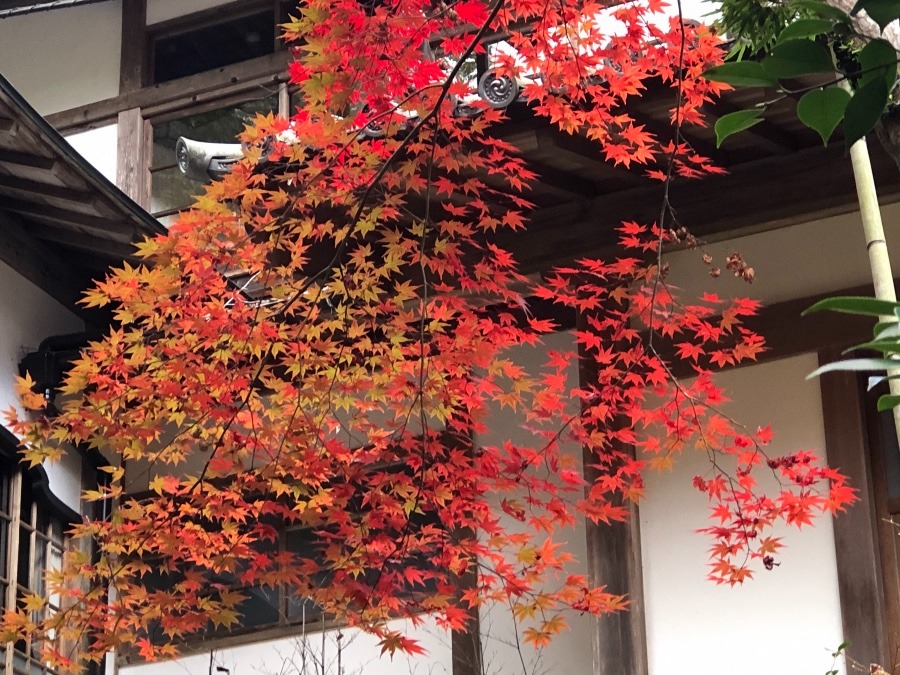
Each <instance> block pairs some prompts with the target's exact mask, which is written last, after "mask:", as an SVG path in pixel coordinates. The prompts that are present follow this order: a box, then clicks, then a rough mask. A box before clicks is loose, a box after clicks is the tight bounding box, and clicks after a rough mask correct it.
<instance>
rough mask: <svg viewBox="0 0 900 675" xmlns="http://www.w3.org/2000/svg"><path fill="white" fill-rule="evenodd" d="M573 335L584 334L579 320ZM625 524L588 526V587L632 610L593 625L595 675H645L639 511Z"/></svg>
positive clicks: (590, 374) (583, 368)
mask: <svg viewBox="0 0 900 675" xmlns="http://www.w3.org/2000/svg"><path fill="white" fill-rule="evenodd" d="M577 327H578V330H589V326H588V324H587V321H586V320H585V318H584V316H583V315H579V316H578V319H577ZM579 379H580V380H581V385H582V386H589V385H590V384H592V383H594V382H596V381H597V372H596V368H595V367H594V364H592V363H590V362H588V361H585V360H582V361H581V362H580V367H579ZM595 463H596V462H595V460H594V458H593V456H592V454H591V453H590V451H589V450H588V449H587V448H585V450H584V477H585V480H587V481H588V483H589V484H590V483H592V482H593V481H594V480H595V479H596V478H597V476H598V470H597V469H595V468H593V467H592V466H591V465H592V464H595ZM630 511H631V514H630V518H629V520H628V521H627V522H623V523H610V524H608V525H606V524H602V523H601V524H595V523H593V522H592V521H590V520H588V521H587V523H586V525H587V535H586V536H587V553H588V559H587V563H588V576H589V578H590V581H591V583H592V584H602V585H604V586H606V590H607V591H608V592H610V593H616V594H619V595H627V596H628V597H629V599H630V600H631V605H630V606H629V608H628V610H627V611H625V612H619V613H617V614H607V615H605V616H601V617H599V618H598V619H595V626H596V629H595V631H594V634H593V655H594V659H593V660H594V673H595V675H647V672H648V665H647V628H646V624H645V615H644V583H643V571H642V565H641V532H640V520H639V517H638V507H637V505H635V504H631V505H630Z"/></svg>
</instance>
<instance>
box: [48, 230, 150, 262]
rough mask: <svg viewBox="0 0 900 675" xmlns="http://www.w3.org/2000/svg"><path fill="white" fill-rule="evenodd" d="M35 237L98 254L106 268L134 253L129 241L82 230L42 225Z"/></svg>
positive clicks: (133, 247)
mask: <svg viewBox="0 0 900 675" xmlns="http://www.w3.org/2000/svg"><path fill="white" fill-rule="evenodd" d="M35 236H36V237H38V238H40V239H42V240H44V241H50V242H53V243H54V244H62V245H63V246H64V247H66V248H71V249H76V250H78V251H84V252H90V253H97V254H100V255H101V256H103V257H105V258H106V259H107V261H106V267H109V266H110V265H111V264H113V263H115V262H118V261H120V260H123V259H125V258H131V257H133V256H134V253H135V246H134V243H133V242H131V241H130V240H127V241H121V240H114V239H108V238H106V237H100V236H97V235H96V234H94V233H88V232H85V231H83V230H73V229H69V228H65V227H56V226H52V225H42V226H41V229H40V232H39V233H36V234H35Z"/></svg>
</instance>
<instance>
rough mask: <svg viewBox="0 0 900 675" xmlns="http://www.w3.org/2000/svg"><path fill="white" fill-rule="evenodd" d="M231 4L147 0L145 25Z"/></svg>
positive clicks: (207, 0) (208, 0) (204, 0)
mask: <svg viewBox="0 0 900 675" xmlns="http://www.w3.org/2000/svg"><path fill="white" fill-rule="evenodd" d="M233 2H234V0H147V24H148V25H150V24H154V23H159V22H160V21H168V20H169V19H174V18H176V17H179V16H184V15H185V14H192V13H193V12H199V11H201V10H204V9H209V8H210V7H218V6H220V5H228V4H231V3H233Z"/></svg>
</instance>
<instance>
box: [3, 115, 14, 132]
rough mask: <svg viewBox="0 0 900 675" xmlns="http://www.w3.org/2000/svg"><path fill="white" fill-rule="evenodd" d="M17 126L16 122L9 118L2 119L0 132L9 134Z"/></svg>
mask: <svg viewBox="0 0 900 675" xmlns="http://www.w3.org/2000/svg"><path fill="white" fill-rule="evenodd" d="M15 124H16V122H15V120H11V119H9V118H8V117H0V132H3V133H7V132H9V131H11V130H12V128H13V127H14V126H15Z"/></svg>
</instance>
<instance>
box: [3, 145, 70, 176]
mask: <svg viewBox="0 0 900 675" xmlns="http://www.w3.org/2000/svg"><path fill="white" fill-rule="evenodd" d="M0 164H17V165H19V166H28V167H31V168H32V169H41V170H43V171H52V170H53V167H54V166H56V160H55V159H53V158H52V157H44V156H42V155H33V154H31V153H29V152H19V151H18V150H6V149H0Z"/></svg>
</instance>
